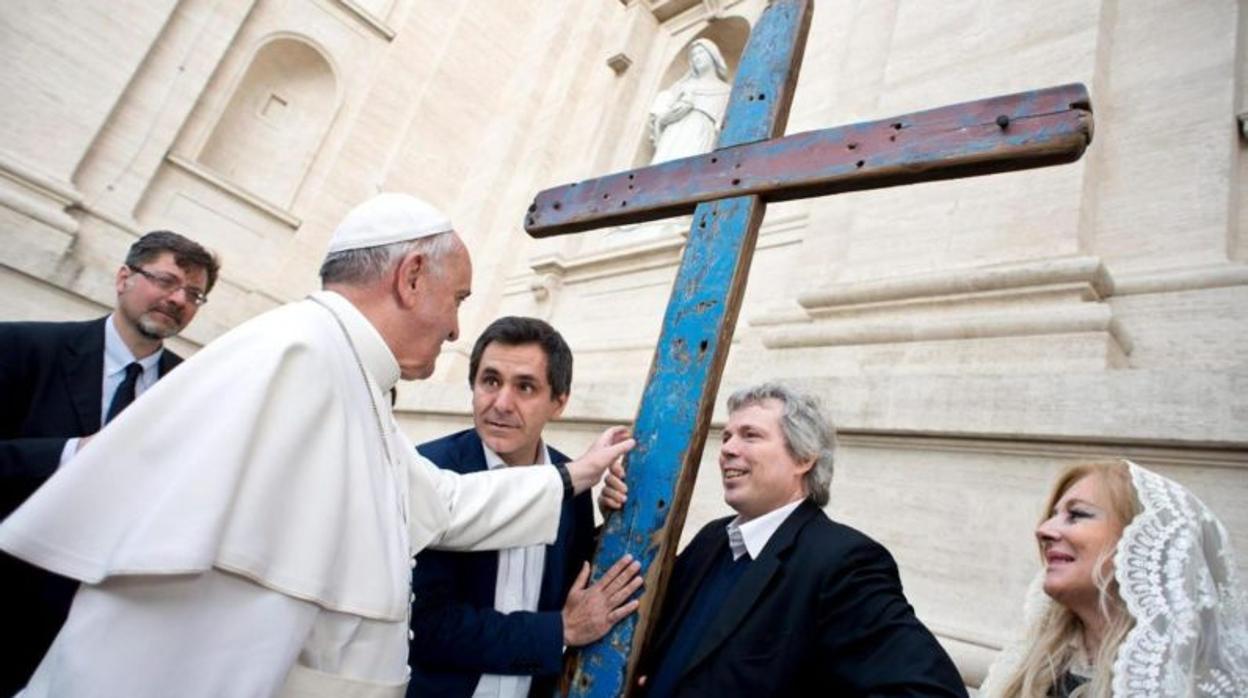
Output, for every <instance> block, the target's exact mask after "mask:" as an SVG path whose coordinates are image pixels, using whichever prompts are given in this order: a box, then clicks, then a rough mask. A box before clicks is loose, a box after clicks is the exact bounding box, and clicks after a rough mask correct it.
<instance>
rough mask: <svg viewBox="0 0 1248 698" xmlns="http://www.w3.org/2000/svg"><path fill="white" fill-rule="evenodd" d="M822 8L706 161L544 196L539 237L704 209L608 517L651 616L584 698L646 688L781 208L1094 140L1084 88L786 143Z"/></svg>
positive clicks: (604, 651) (741, 99)
mask: <svg viewBox="0 0 1248 698" xmlns="http://www.w3.org/2000/svg"><path fill="white" fill-rule="evenodd" d="M810 16H811V0H773V1H772V2H771V4H770V5H768V7H767V9H766V10H765V11H764V12H763V13H762V16H761V17H760V18H759V21H758V23H757V25H756V26H755V27H754V29H753V31H752V32H751V34H750V39H749V44H748V46H747V47H746V51H745V53H744V55H743V57H742V60H741V64H740V67H739V68H738V71H737V76H736V79H735V81H734V83H733V88H732V95H731V98H730V100H729V104H728V110H727V113H726V115H725V118H724V125H723V130H722V131H721V133H720V135H719V140H718V143H717V148H716V150H714V151H712V152H710V153H707V154H705V155H697V156H694V157H689V158H685V159H682V160H675V161H671V162H666V163H663V164H659V165H654V166H650V167H644V168H640V169H636V170H631V171H628V172H620V173H617V174H612V175H608V176H605V177H601V178H598V179H593V180H589V181H585V182H577V183H574V184H569V185H566V186H562V187H556V188H554V189H548V190H546V191H543V192H541V193H540V194H538V196H537V199H536V201H534V203H533V205H532V206H531V207H530V208H529V212H528V216H527V217H526V221H525V228H526V229H527V230H528V232H529V233H530V234H531V235H533V236H535V237H545V236H549V235H559V234H564V233H572V232H578V231H583V230H589V229H592V228H599V227H605V226H611V225H622V224H625V223H637V222H641V221H647V220H652V219H655V218H664V217H669V216H676V215H687V214H688V213H690V212H692V213H693V223H692V226H691V228H690V231H689V237H688V242H687V244H686V246H685V251H684V256H683V258H682V260H681V263H680V269H679V271H678V272H677V275H676V281H675V284H674V287H673V289H672V296H671V300H670V301H669V303H668V306H667V312H666V315H665V316H664V319H663V326H662V330H661V332H660V335H659V342H658V345H657V347H656V348H655V354H654V361H653V363H652V364H651V368H650V376H649V379H648V381H647V383H646V387H645V391H644V392H643V394H642V401H641V408H640V411H639V413H638V416H637V421H636V423H635V424H634V435H635V436H636V438H637V447H636V448H635V449H634V450H633V452H632V453H631V454H629V457H628V487H629V498H628V503H627V504H626V505H625V507H624V509H623V510H621V511H620V512H619V513H618V514H615V515H613V516H611V517H609V518H608V520H607V524H606V527H605V530H604V532H603V535H602V539H601V542H600V544H599V546H598V551H597V554H596V556H595V559H594V577H595V578H596V577H598V576H599V575H601V573H602V571H603V570H605V569H606V568H607V567H608V566H610V564H611V563H612V562H614V561H615V560H616V559H618V558H619V557H620V556H621V555H623V554H624V553H631V554H632V555H633V557H634V558H636V559H638V560H640V561H641V563H642V565H643V569H644V570H645V593H644V595H643V596H642V604H641V609H640V610H639V612H638V613H637V615H636V616H635V617H630V618H628V619H625V620H624V621H622V622H620V623H619V624H617V625H616V626H615V628H614V629H613V630H612V631H611V633H610V634H608V635H607V636H606V637H604V638H603V639H602V640H600V641H599V642H597V643H595V644H593V645H590V646H588V647H585V648H583V649H582V650H581V651H580V652H579V653H577V654H575V655H573V657H572V658H571V659H570V661H569V672H568V673H569V675H570V681H571V686H570V689H569V690H570V695H573V696H595V697H601V698H605V697H607V696H618V695H621V694H623V693H626V692H628V691H630V689H631V687H632V686H633V685H634V683H635V677H634V676H633V673H634V668H635V660H636V658H637V656H638V655H639V654H640V649H641V648H642V646H643V644H644V640H645V639H646V636H647V634H648V630H649V629H650V628H651V627H652V623H651V621H652V620H653V619H654V615H655V614H656V613H658V612H659V610H660V609H661V608H662V603H663V595H664V588H665V585H666V581H667V578H668V574H669V572H670V570H671V565H672V561H673V559H674V557H675V548H676V544H677V542H678V541H679V538H680V531H681V528H682V527H683V526H684V521H685V513H686V509H687V507H688V504H689V496H690V493H691V492H692V490H693V483H694V478H695V476H696V474H697V469H698V463H699V461H700V460H701V456H702V447H703V445H704V444H705V441H706V432H707V429H708V427H709V425H710V419H711V413H712V411H713V409H714V404H715V397H716V393H717V391H718V389H719V380H720V375H721V373H722V371H723V367H724V362H725V360H726V359H727V356H728V347H729V345H730V343H731V340H732V332H733V328H734V326H735V325H736V321H737V314H738V311H739V309H740V305H741V297H742V295H743V293H744V291H745V280H746V276H747V272H748V270H749V266H750V260H751V258H752V257H753V254H754V244H755V240H756V238H757V236H758V229H759V226H760V224H761V223H762V220H763V211H764V209H765V207H766V202H768V201H782V200H786V199H795V198H803V197H810V196H821V195H827V194H836V193H840V192H847V191H859V190H863V189H873V188H879V187H889V186H895V185H900V184H909V183H914V182H926V181H933V180H939V179H950V178H955V177H967V176H973V175H983V174H992V173H997V172H1006V171H1011V170H1021V169H1027V168H1032V167H1043V166H1046V165H1055V164H1060V163H1065V162H1073V161H1075V160H1078V159H1079V157H1080V156H1082V155H1083V151H1084V149H1085V148H1086V147H1087V145H1088V143H1089V142H1090V141H1091V138H1092V112H1091V103H1090V101H1089V99H1088V94H1087V90H1086V89H1085V88H1084V87H1083V86H1082V85H1067V86H1063V87H1056V88H1050V89H1045V90H1038V91H1034V92H1026V93H1020V94H1015V95H1007V96H1003V97H994V98H991V99H986V100H981V101H978V102H968V103H965V104H957V105H953V106H947V107H941V108H938V109H932V110H930V111H923V112H918V113H914V114H907V115H904V116H898V117H894V118H891V119H884V120H881V121H874V122H867V123H860V124H853V125H850V126H842V127H838V128H831V129H825V130H821V131H812V132H808V133H801V134H796V135H792V136H787V137H783V138H780V137H778V136H780V134H782V133H783V131H784V127H785V123H786V122H787V120H788V113H789V105H790V103H791V102H792V98H793V87H794V85H795V84H796V82H797V74H798V69H799V67H800V65H801V60H802V53H803V49H804V48H805V44H806V35H807V32H808V30H809V27H810Z"/></svg>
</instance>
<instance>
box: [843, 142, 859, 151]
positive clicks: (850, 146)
mask: <svg viewBox="0 0 1248 698" xmlns="http://www.w3.org/2000/svg"><path fill="white" fill-rule="evenodd" d="M845 147H846V148H849V149H850V150H858V144H857V143H850V144H849V145H847V146H845Z"/></svg>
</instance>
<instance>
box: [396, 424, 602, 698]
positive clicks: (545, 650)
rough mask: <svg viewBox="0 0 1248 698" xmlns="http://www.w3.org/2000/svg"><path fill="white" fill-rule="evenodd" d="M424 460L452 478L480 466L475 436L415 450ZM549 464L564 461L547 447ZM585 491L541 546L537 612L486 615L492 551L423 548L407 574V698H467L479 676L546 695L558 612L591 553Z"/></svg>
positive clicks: (555, 671) (552, 680) (553, 679)
mask: <svg viewBox="0 0 1248 698" xmlns="http://www.w3.org/2000/svg"><path fill="white" fill-rule="evenodd" d="M417 450H418V451H420V453H421V454H422V455H424V456H425V457H426V458H428V459H429V460H431V461H433V462H434V463H435V464H436V465H438V466H439V467H442V468H446V469H447V470H454V471H455V472H457V473H474V472H478V471H482V470H485V469H486V465H485V453H484V452H483V451H482V450H481V438H480V437H479V436H478V435H477V432H476V431H475V430H473V429H469V430H466V431H461V432H459V433H457V434H451V435H450V436H446V437H443V438H441V439H437V440H436V441H430V442H428V443H425V444H421V445H420V446H418V447H417ZM550 457H551V460H553V461H554V462H556V463H565V462H567V461H568V457H567V456H565V455H563V454H562V453H560V452H558V451H556V450H555V449H553V448H551V449H550ZM594 545H595V540H594V511H593V502H592V498H591V495H590V493H589V492H588V491H587V492H584V493H582V494H580V495H578V496H576V497H575V498H573V499H571V500H567V501H565V502H564V503H563V513H562V514H561V515H560V518H559V534H558V537H557V538H556V539H555V542H554V543H553V544H552V545H548V546H546V566H545V569H544V571H543V573H542V589H541V593H540V595H539V598H538V603H537V609H538V610H537V611H536V612H525V611H518V612H514V613H500V612H498V611H495V610H494V591H495V590H494V587H495V583H496V581H497V579H498V553H497V552H495V551H482V552H472V553H456V552H447V551H442V550H425V551H423V552H421V553H420V555H419V556H418V557H417V562H416V570H415V572H414V573H413V575H412V591H413V593H414V595H415V602H414V603H413V604H412V632H413V635H414V639H413V640H412V641H411V664H412V678H411V682H410V683H409V685H408V688H407V695H408V696H409V697H411V696H419V697H421V698H427V697H430V696H439V697H445V698H452V697H455V698H467V697H468V696H471V695H472V692H473V691H474V690H475V689H476V686H477V681H478V680H479V679H480V678H481V675H482V674H522V675H530V676H533V683H532V686H531V688H530V693H529V695H531V696H549V695H551V692H552V691H553V690H554V688H555V686H556V683H557V681H558V678H559V672H560V671H561V670H562V668H563V620H562V618H561V615H560V613H561V611H562V610H563V603H564V601H565V600H566V599H567V596H568V590H569V589H570V588H571V587H572V583H573V582H574V581H575V580H576V575H577V573H578V572H580V569H581V564H582V563H583V562H585V561H586V560H589V558H590V556H591V555H592V554H593V551H594Z"/></svg>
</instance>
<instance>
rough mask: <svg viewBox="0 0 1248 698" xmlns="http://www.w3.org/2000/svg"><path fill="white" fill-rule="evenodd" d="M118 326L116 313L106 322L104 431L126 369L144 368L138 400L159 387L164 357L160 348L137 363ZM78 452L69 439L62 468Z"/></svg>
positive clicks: (102, 391) (102, 392)
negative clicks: (155, 387)
mask: <svg viewBox="0 0 1248 698" xmlns="http://www.w3.org/2000/svg"><path fill="white" fill-rule="evenodd" d="M116 323H117V313H113V314H112V315H109V316H108V319H107V320H105V321H104V375H103V376H101V379H102V381H103V383H102V385H101V388H100V428H101V429H102V428H103V427H104V420H105V419H107V418H108V408H109V407H110V406H111V405H112V404H113V396H114V395H116V394H117V389H118V388H120V387H121V382H122V381H123V380H125V378H126V366H129V365H130V364H131V363H133V362H135V361H138V362H139V365H140V366H142V367H143V372H142V373H140V374H139V379H138V380H137V381H135V384H134V397H135V398H138V397H139V396H140V395H142V394H143V391H145V390H147V389H148V388H150V387H152V386H153V385H156V381H157V380H158V379H159V378H160V366H159V364H160V357H161V356H162V355H163V354H164V353H165V348H164V347H161V348H160V349H157V350H156V351H154V352H152V353H151V354H150V355H148V356H145V357H143V358H142V359H135V358H134V354H132V353H131V352H130V347H127V346H126V342H125V340H123V339H122V338H121V334H120V333H119V332H118V331H117V324H116ZM77 452H78V437H74V438H72V439H66V440H65V447H64V448H62V449H61V465H65V461H67V460H69V459H70V458H71V457H73V455H74V454H75V453H77Z"/></svg>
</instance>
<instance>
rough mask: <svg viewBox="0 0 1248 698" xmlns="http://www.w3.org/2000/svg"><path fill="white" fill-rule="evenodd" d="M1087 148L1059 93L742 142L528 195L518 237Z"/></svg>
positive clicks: (1075, 155)
mask: <svg viewBox="0 0 1248 698" xmlns="http://www.w3.org/2000/svg"><path fill="white" fill-rule="evenodd" d="M739 80H740V78H738V81H739ZM747 89H749V88H747ZM765 92H766V90H765V88H761V87H756V88H754V89H753V91H752V92H749V93H748V94H747V99H748V98H749V97H751V96H752V97H754V99H748V101H747V106H749V107H752V108H754V109H757V108H758V107H759V106H760V104H761V103H762V102H763V100H760V99H758V95H761V94H765ZM733 94H734V97H735V96H736V94H737V93H736V91H735V89H734V93H733ZM771 103H772V104H774V103H775V102H774V100H773V101H772V102H771ZM738 123H739V122H738ZM732 125H733V124H732V123H727V124H726V125H725V128H726V129H727V128H728V127H730V126H732ZM725 134H726V135H727V131H725ZM1091 140H1092V109H1091V102H1090V101H1089V98H1088V92H1087V89H1086V88H1085V87H1084V86H1083V85H1078V84H1074V85H1063V86H1061V87H1052V88H1048V89H1044V90H1035V91H1031V92H1021V93H1018V94H1013V95H1005V96H1000V97H993V98H991V99H984V100H979V101H975V102H966V103H962V104H955V105H951V106H945V107H940V108H937V109H931V110H927V111H922V112H916V113H913V114H905V115H901V116H895V117H892V118H889V119H881V120H879V121H871V122H864V123H859V124H852V125H849V126H840V127H837V128H829V129H823V130H820V131H808V132H806V133H799V134H795V135H791V136H787V137H784V138H778V139H774V140H759V139H757V138H750V139H746V140H743V141H737V142H741V143H743V144H741V145H736V146H735V147H724V146H721V147H720V148H719V149H718V150H714V151H712V152H710V153H707V154H705V155H697V156H694V157H689V158H684V159H681V160H674V161H671V162H666V163H662V164H659V165H654V166H651V167H643V168H640V169H636V170H630V171H626V172H619V173H616V174H611V175H606V176H604V177H600V178H597V179H592V180H588V181H585V182H577V183H573V184H568V185H564V186H561V187H554V188H552V189H547V190H545V191H543V192H541V193H539V194H538V195H537V198H536V200H535V201H534V203H533V205H532V206H531V207H530V209H529V213H528V216H526V218H525V228H526V229H527V230H528V231H529V234H531V235H533V236H535V237H546V236H551V235H562V234H566V233H575V232H580V231H584V230H590V229H593V228H600V227H604V226H610V225H623V224H627V223H637V222H641V221H647V220H654V219H656V218H667V217H670V216H679V215H687V214H688V213H690V212H691V211H693V209H694V207H696V206H697V204H698V203H699V202H702V201H708V200H713V199H720V198H725V197H730V196H741V195H749V194H754V195H759V196H761V197H763V198H764V199H765V200H766V201H784V200H787V199H796V198H806V197H811V196H826V195H829V194H838V193H842V192H849V191H861V190H865V189H877V188H881V187H892V186H898V185H901V184H911V183H914V182H928V181H935V180H940V179H952V178H957V177H970V176H976V175H985V174H995V173H999V172H1008V171H1012V170H1022V169H1028V168H1033V167H1044V166H1048V165H1056V164H1061V163H1065V162H1073V161H1075V160H1078V159H1079V158H1080V157H1081V156H1082V155H1083V151H1084V149H1085V148H1086V147H1087V145H1088V143H1090V142H1091ZM751 141H754V142H751ZM722 142H723V139H722V138H721V143H722ZM725 145H726V144H725Z"/></svg>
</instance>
